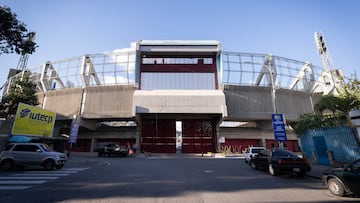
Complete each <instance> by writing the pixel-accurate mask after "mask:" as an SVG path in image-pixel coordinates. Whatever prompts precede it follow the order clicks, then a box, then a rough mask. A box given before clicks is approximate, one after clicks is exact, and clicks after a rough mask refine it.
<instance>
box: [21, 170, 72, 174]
mask: <svg viewBox="0 0 360 203" xmlns="http://www.w3.org/2000/svg"><path fill="white" fill-rule="evenodd" d="M78 172H79V171H59V170H56V171H47V172H46V173H47V174H53V173H56V174H64V173H78ZM27 173H31V174H37V173H44V171H24V174H27Z"/></svg>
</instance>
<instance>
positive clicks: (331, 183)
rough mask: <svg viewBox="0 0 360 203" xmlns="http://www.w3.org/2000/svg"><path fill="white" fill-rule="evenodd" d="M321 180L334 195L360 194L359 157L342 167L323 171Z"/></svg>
mask: <svg viewBox="0 0 360 203" xmlns="http://www.w3.org/2000/svg"><path fill="white" fill-rule="evenodd" d="M323 181H324V184H325V185H326V186H327V188H328V189H329V190H330V192H331V193H332V194H334V195H336V196H344V195H345V194H354V195H360V159H358V160H356V161H354V162H353V163H352V164H350V165H349V166H346V167H344V168H334V169H331V170H327V171H325V172H324V173H323Z"/></svg>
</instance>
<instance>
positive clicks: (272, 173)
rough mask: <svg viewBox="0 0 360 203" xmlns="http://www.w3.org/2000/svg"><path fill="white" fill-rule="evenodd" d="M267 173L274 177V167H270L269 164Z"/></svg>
mask: <svg viewBox="0 0 360 203" xmlns="http://www.w3.org/2000/svg"><path fill="white" fill-rule="evenodd" d="M269 173H270V175H272V176H276V175H277V172H276V171H275V169H274V167H273V166H272V164H269Z"/></svg>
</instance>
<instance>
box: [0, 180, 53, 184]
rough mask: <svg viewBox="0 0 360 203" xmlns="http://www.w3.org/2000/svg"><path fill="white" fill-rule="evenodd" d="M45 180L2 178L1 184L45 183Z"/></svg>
mask: <svg viewBox="0 0 360 203" xmlns="http://www.w3.org/2000/svg"><path fill="white" fill-rule="evenodd" d="M45 182H46V180H25V181H22V180H2V181H0V184H1V185H4V184H13V185H15V184H16V185H24V184H43V183H45Z"/></svg>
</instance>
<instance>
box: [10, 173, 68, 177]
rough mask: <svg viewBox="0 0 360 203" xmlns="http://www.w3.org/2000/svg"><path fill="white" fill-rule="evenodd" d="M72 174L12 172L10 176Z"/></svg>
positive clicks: (62, 174)
mask: <svg viewBox="0 0 360 203" xmlns="http://www.w3.org/2000/svg"><path fill="white" fill-rule="evenodd" d="M68 175H70V174H66V173H52V174H49V173H14V174H11V175H10V176H47V177H49V176H55V177H56V176H68Z"/></svg>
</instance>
